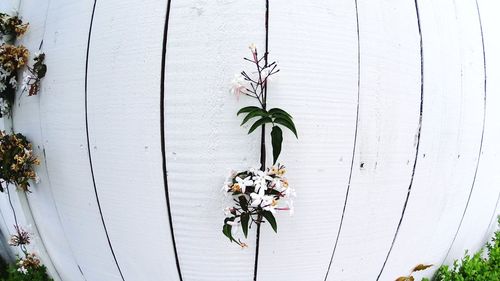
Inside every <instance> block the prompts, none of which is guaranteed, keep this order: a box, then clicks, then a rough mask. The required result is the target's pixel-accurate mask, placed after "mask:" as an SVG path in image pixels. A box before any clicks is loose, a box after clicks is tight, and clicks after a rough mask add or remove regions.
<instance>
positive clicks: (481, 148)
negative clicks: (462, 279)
mask: <svg viewBox="0 0 500 281" xmlns="http://www.w3.org/2000/svg"><path fill="white" fill-rule="evenodd" d="M476 10H477V16H478V20H479V29H480V31H481V45H482V48H483V71H484V98H483V129H482V131H481V142H480V144H479V153H478V157H477V163H476V170H475V171H474V178H473V179H472V186H471V188H470V192H469V196H468V198H467V203H466V204H465V209H464V211H463V213H462V218H461V219H460V223H459V224H458V228H457V231H456V232H455V235H454V236H453V240H452V241H451V244H450V247H449V248H448V251H447V252H446V255H445V258H444V260H443V262H444V261H445V260H446V259H447V258H448V255H449V254H450V252H451V249H452V248H453V244H455V240H456V239H457V236H458V233H459V232H460V228H461V227H462V223H463V221H464V218H465V214H466V213H467V208H468V207H469V203H470V199H471V197H472V192H473V191H474V185H475V184H476V177H477V171H478V170H479V163H480V160H481V154H482V152H483V139H484V128H485V124H486V52H485V48H484V36H483V24H482V21H481V13H480V12H479V5H478V3H477V0H476Z"/></svg>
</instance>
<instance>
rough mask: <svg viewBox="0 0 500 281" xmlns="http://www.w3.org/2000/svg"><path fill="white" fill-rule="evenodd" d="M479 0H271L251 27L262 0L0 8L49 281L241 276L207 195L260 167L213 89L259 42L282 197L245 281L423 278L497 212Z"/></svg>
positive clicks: (223, 86) (245, 253) (494, 139)
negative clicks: (286, 127)
mask: <svg viewBox="0 0 500 281" xmlns="http://www.w3.org/2000/svg"><path fill="white" fill-rule="evenodd" d="M477 2H478V3H477V6H476V2H475V1H474V0H443V1H431V0H416V1H400V0H377V1H373V0H370V1H368V0H357V1H350V0H333V1H326V0H313V1H298V0H289V1H281V0H275V1H270V5H269V10H268V12H269V26H268V28H267V29H266V26H265V14H266V2H265V1H264V0H249V1H236V0H221V1H211V0H171V1H168V2H167V1H160V0H147V1H138V0H136V1H133V0H122V1H101V0H97V1H96V2H94V1H92V0H85V1H67V0H50V1H48V0H46V1H29V0H21V1H14V2H12V1H11V2H9V1H2V3H1V5H0V8H1V9H2V10H4V11H9V10H10V8H11V7H14V6H15V7H18V9H19V10H20V13H21V15H22V16H23V18H24V20H25V21H28V22H30V23H31V29H30V32H29V33H28V34H27V35H26V36H25V37H24V38H22V39H21V40H20V41H19V42H20V43H22V44H24V45H26V46H27V47H29V48H30V50H31V51H32V52H35V51H37V50H38V49H39V47H40V45H41V42H42V41H43V44H42V45H41V50H42V51H44V52H45V53H46V62H47V65H48V72H47V76H46V78H44V80H43V81H42V89H41V92H40V94H39V95H38V96H35V97H27V96H26V95H23V96H22V97H20V96H19V97H18V102H17V103H16V105H15V107H14V114H13V120H12V124H13V127H14V129H15V130H16V131H18V132H21V133H23V134H25V135H26V136H28V137H29V139H30V140H31V141H32V142H33V143H34V146H35V148H36V153H37V154H38V155H39V157H40V158H41V159H42V165H40V167H38V170H37V172H38V174H39V176H40V177H41V182H40V183H39V184H36V185H34V186H33V193H31V194H29V195H28V196H27V199H26V198H25V197H23V196H16V197H15V198H14V203H15V207H16V209H17V210H18V213H19V214H20V217H21V221H22V223H23V224H29V223H31V224H32V225H33V226H32V227H33V228H35V231H36V232H37V235H38V236H39V238H38V239H37V241H36V245H35V247H36V249H38V250H39V251H40V252H41V255H42V258H43V259H44V262H45V263H46V264H47V265H48V266H49V270H50V272H51V273H52V274H54V276H55V277H56V278H59V277H60V279H61V280H65V281H68V280H69V281H73V280H87V281H100V280H106V281H108V280H110V281H114V280H124V281H125V280H126V281H132V280H136V281H144V280H168V281H170V280H181V279H182V280H184V281H201V280H213V281H215V280H217V281H221V280H227V281H234V280H253V279H254V265H255V232H250V234H249V239H248V241H247V243H248V244H249V245H250V247H249V248H247V249H244V250H241V249H239V248H237V247H236V246H235V245H234V244H230V243H229V242H228V241H227V239H226V238H224V237H223V235H222V233H221V227H222V220H223V215H222V208H223V207H224V204H225V203H224V202H225V199H224V198H223V195H222V194H221V193H220V186H221V184H222V182H223V180H224V177H225V175H226V173H227V171H228V169H231V168H233V169H243V168H246V167H248V166H251V165H256V164H257V163H258V160H259V155H260V151H259V140H260V137H259V135H258V134H253V135H251V136H247V135H246V130H245V128H240V127H239V120H238V119H237V118H236V116H235V113H236V111H237V110H238V109H239V107H242V106H244V105H246V104H247V103H246V102H247V100H245V99H244V98H241V99H240V100H239V101H238V100H236V98H234V97H233V96H231V95H230V94H229V91H228V90H229V82H230V80H231V79H232V77H233V75H234V74H235V73H237V72H239V71H240V70H241V69H242V68H243V67H244V66H245V65H246V64H245V63H244V61H243V60H242V57H243V56H246V55H248V54H249V52H248V49H247V46H248V45H249V44H250V43H256V44H257V45H258V46H259V48H260V49H261V50H263V48H264V46H265V44H266V33H267V35H268V41H267V43H268V44H269V50H270V56H271V59H272V60H277V61H278V63H279V66H280V68H281V72H280V73H279V74H278V75H277V76H276V78H275V79H274V80H273V81H272V84H270V86H269V103H270V104H271V105H272V106H280V107H283V108H284V109H286V110H288V111H290V112H291V113H292V114H293V116H294V118H295V120H296V124H297V127H298V130H299V135H300V138H299V140H296V139H294V138H293V136H292V135H288V134H287V135H285V143H284V152H283V154H282V159H281V161H282V162H283V163H285V164H286V165H287V167H288V171H289V174H290V175H289V179H290V181H291V184H292V185H293V186H294V187H295V188H296V190H297V193H298V198H297V200H296V214H295V216H293V217H289V216H288V215H279V216H278V224H279V226H278V228H279V231H278V234H274V233H273V232H272V230H270V229H269V228H268V227H267V225H264V227H263V228H262V232H261V243H260V249H259V250H260V251H259V262H258V264H257V266H258V274H257V280H262V281H264V280H353V281H354V280H393V279H395V278H396V277H397V276H400V275H403V274H406V272H408V270H410V269H411V268H412V267H413V266H415V265H416V264H418V263H433V264H435V267H433V269H432V270H428V271H427V272H424V273H423V274H422V276H429V275H431V274H432V272H433V271H434V270H435V269H437V268H438V265H440V264H441V263H442V262H445V263H450V262H452V261H453V259H455V258H458V257H460V256H462V254H463V252H464V251H465V249H469V250H471V251H476V250H478V249H479V248H480V247H481V246H482V245H483V244H484V242H485V241H486V240H487V239H489V237H490V235H491V233H492V231H493V230H494V229H495V221H496V219H495V218H496V214H498V213H499V204H498V198H499V196H500V187H499V184H500V178H499V176H498V173H497V171H496V166H497V165H496V159H497V158H498V157H497V156H498V154H499V152H500V146H499V145H498V143H499V138H500V133H499V132H500V128H499V126H500V125H498V122H497V120H498V119H499V117H500V116H499V114H500V113H498V112H500V111H498V110H496V109H497V108H498V106H500V98H499V97H498V89H499V85H498V83H499V82H498V81H500V79H499V78H500V77H499V76H500V72H499V67H500V66H499V63H500V58H499V57H498V54H497V52H496V50H498V49H500V48H499V47H500V46H499V44H500V40H499V35H498V34H500V32H499V30H498V28H499V26H500V22H499V19H498V17H497V16H496V15H497V13H498V11H499V9H500V6H499V4H498V3H496V1H495V0H478V1H477ZM167 11H168V13H167ZM167 14H168V22H167V25H165V23H166V18H167V17H166V15H167ZM89 35H90V36H89ZM165 35H166V41H165V40H164V39H165ZM164 51H165V52H164ZM485 97H486V99H485ZM3 121H4V122H3V124H2V126H4V128H8V127H9V126H10V124H11V123H10V122H11V121H10V120H3ZM268 150H270V148H269V149H268ZM164 171H166V172H167V173H166V175H164ZM9 208H10V207H9V205H8V201H7V198H6V196H5V195H4V194H0V212H1V215H2V217H1V220H0V228H1V230H2V233H4V234H6V235H5V237H4V238H5V239H7V238H8V237H7V236H8V235H7V234H8V233H9V231H12V227H11V225H12V224H13V222H12V220H13V219H12V214H11V212H10V209H9ZM408 253H410V254H408ZM419 276H420V275H419Z"/></svg>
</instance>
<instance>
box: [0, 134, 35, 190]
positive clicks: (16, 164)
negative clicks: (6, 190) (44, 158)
mask: <svg viewBox="0 0 500 281" xmlns="http://www.w3.org/2000/svg"><path fill="white" fill-rule="evenodd" d="M35 165H40V160H39V159H38V158H36V156H34V155H33V148H32V145H31V143H30V142H28V140H27V139H26V137H25V136H23V135H22V134H6V133H5V132H4V131H0V179H2V180H3V181H4V182H6V183H7V184H9V183H12V184H15V185H16V186H17V188H19V189H21V190H23V191H25V192H29V186H30V183H29V181H35V180H36V179H37V175H36V173H35V170H34V166H35Z"/></svg>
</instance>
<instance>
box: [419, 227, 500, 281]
mask: <svg viewBox="0 0 500 281" xmlns="http://www.w3.org/2000/svg"><path fill="white" fill-rule="evenodd" d="M498 225H499V226H500V217H498ZM485 249H486V254H485V253H484V249H483V250H481V251H479V252H477V253H475V254H474V255H472V256H470V255H469V254H468V253H467V252H466V253H465V256H464V257H463V258H462V259H461V260H460V261H458V260H455V261H454V262H453V266H448V265H443V266H441V267H440V268H439V270H438V271H437V272H436V274H435V276H434V277H433V278H432V279H428V278H424V279H422V281H430V280H432V281H499V280H500V230H499V231H496V232H495V234H494V235H493V238H492V241H491V242H490V243H487V244H486V247H485Z"/></svg>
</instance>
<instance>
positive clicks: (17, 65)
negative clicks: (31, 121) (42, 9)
mask: <svg viewBox="0 0 500 281" xmlns="http://www.w3.org/2000/svg"><path fill="white" fill-rule="evenodd" d="M27 30H28V24H27V23H23V21H22V20H21V19H20V18H19V17H17V16H9V15H7V14H5V13H0V39H1V41H2V43H1V45H0V117H4V116H9V115H10V113H11V110H12V105H13V104H14V99H15V97H16V90H17V88H18V85H17V81H18V79H17V74H18V71H19V70H21V69H22V68H23V67H24V66H25V65H27V63H28V58H29V51H28V49H27V48H26V47H24V46H22V45H19V46H16V44H15V43H16V39H17V38H18V37H20V36H22V35H24V34H25V33H26V32H27ZM44 59H45V54H43V53H40V54H37V55H35V57H34V64H33V67H29V66H28V67H27V71H28V74H27V75H25V77H24V79H23V84H24V85H23V92H24V91H26V90H27V91H28V95H29V96H33V95H36V94H37V93H38V90H39V89H40V81H41V79H42V78H43V77H44V76H45V73H46V72H47V66H46V65H45V64H44Z"/></svg>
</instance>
